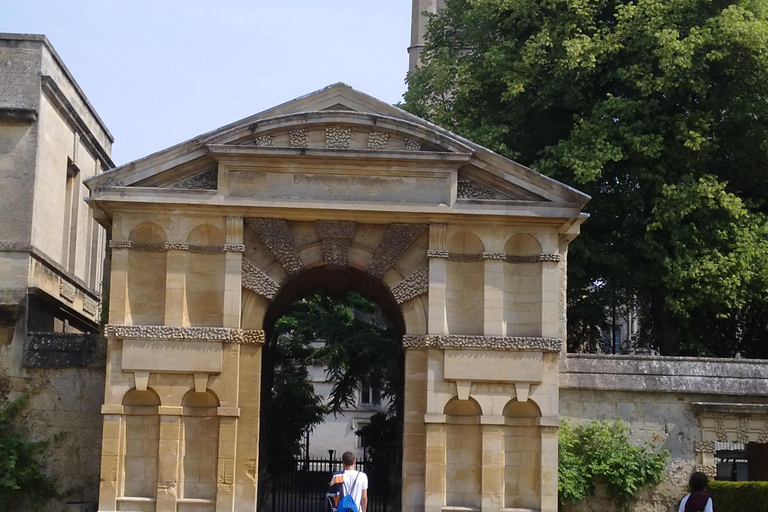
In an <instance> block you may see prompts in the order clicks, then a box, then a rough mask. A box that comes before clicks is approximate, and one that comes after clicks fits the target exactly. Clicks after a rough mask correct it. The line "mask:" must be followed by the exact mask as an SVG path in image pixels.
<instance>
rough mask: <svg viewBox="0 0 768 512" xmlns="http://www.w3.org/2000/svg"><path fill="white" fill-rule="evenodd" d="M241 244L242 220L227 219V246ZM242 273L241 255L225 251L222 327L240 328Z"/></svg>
mask: <svg viewBox="0 0 768 512" xmlns="http://www.w3.org/2000/svg"><path fill="white" fill-rule="evenodd" d="M242 243H243V218H242V217H227V246H239V245H242ZM242 273H243V253H242V252H239V251H227V252H226V253H225V256H224V312H223V313H224V317H223V322H224V323H223V324H222V325H223V326H224V327H233V328H235V329H239V328H240V303H241V300H242V295H243V290H242Z"/></svg>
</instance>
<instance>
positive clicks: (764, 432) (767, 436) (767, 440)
mask: <svg viewBox="0 0 768 512" xmlns="http://www.w3.org/2000/svg"><path fill="white" fill-rule="evenodd" d="M757 442H758V443H762V444H768V418H765V420H764V421H763V428H761V429H760V433H759V434H758V435H757Z"/></svg>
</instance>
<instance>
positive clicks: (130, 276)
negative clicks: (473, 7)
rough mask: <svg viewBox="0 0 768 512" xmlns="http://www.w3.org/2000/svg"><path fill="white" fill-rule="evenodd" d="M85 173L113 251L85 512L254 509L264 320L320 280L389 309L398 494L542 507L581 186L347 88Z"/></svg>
mask: <svg viewBox="0 0 768 512" xmlns="http://www.w3.org/2000/svg"><path fill="white" fill-rule="evenodd" d="M86 184H87V186H88V188H89V189H90V191H91V197H90V199H89V204H90V206H91V208H92V209H93V212H94V215H95V217H96V219H97V220H98V221H99V222H100V223H101V224H102V225H103V226H104V227H105V228H106V229H107V231H108V233H109V234H110V242H109V247H110V251H111V276H110V295H109V325H108V327H107V330H106V332H107V335H108V340H109V341H108V356H107V357H108V361H107V376H106V390H105V398H104V405H103V407H102V412H103V425H104V431H103V432H104V435H103V445H102V460H101V488H100V498H99V510H100V511H102V512H107V511H139V510H141V511H162V512H170V511H174V512H175V511H179V512H185V511H211V512H212V511H217V512H222V511H228V512H229V511H237V512H241V511H246V510H247V511H249V512H252V511H253V510H255V506H256V497H257V485H258V484H257V482H258V478H257V468H258V460H257V458H258V452H259V409H260V407H259V396H260V389H259V387H260V374H261V371H262V369H261V356H262V354H261V351H262V343H263V341H264V329H265V328H269V326H268V325H266V323H267V322H269V321H273V320H270V318H272V317H274V315H275V311H274V310H275V307H277V306H278V305H279V304H280V303H285V301H291V300H295V299H296V298H298V297H301V294H302V293H306V291H308V290H310V289H312V288H313V287H317V286H319V285H321V284H323V283H329V282H331V281H333V282H335V283H336V284H337V285H339V283H341V285H344V283H348V286H350V287H353V288H356V289H358V291H360V292H361V293H363V294H367V295H368V296H373V297H374V298H379V299H381V300H379V302H380V303H382V304H383V305H384V306H385V307H386V305H387V304H389V305H390V309H392V310H396V311H395V313H394V314H396V315H398V316H399V317H400V318H401V324H402V326H401V330H402V332H401V334H402V339H403V347H404V350H405V411H404V436H403V482H404V483H403V489H402V509H403V510H404V511H407V512H415V511H430V512H440V511H442V510H480V509H482V510H485V511H499V510H502V509H521V510H541V511H543V512H554V511H556V510H557V429H558V424H559V417H558V414H559V401H558V389H559V378H560V377H559V369H560V366H561V362H563V361H564V357H563V356H564V347H563V340H564V338H565V308H566V303H565V275H566V260H567V252H568V244H569V242H570V241H571V240H572V239H573V238H574V237H576V236H577V235H578V233H579V226H580V224H581V223H582V221H583V220H584V219H585V217H586V215H585V214H583V213H581V209H582V207H583V206H584V204H585V203H586V202H587V200H588V199H589V198H588V197H587V196H586V195H584V194H582V193H580V192H578V191H576V190H574V189H572V188H569V187H567V186H565V185H562V184H560V183H557V182H555V181H553V180H551V179H549V178H546V177H544V176H542V175H540V174H537V173H535V172H534V171H532V170H530V169H528V168H526V167H523V166H521V165H519V164H516V163H515V162H512V161H510V160H507V159H505V158H502V157H500V156H499V155H496V154H494V153H492V152H490V151H488V150H486V149H484V148H482V147H479V146H477V145H476V144H473V143H471V142H470V141H467V140H465V139H462V138H461V137H459V136H456V135H454V134H452V133H450V132H447V131H445V130H443V129H440V128H438V127H436V126H434V125H432V124H430V123H427V122H425V121H423V120H421V119H418V118H416V117H414V116H412V115H410V114H408V113H406V112H403V111H401V110H399V109H397V108H394V107H392V106H390V105H387V104H385V103H383V102H380V101H378V100H375V99H373V98H371V97H369V96H366V95H364V94H362V93H360V92H357V91H355V90H353V89H351V88H350V87H348V86H346V85H344V84H336V85H332V86H330V87H327V88H325V89H323V90H320V91H317V92H315V93H312V94H310V95H308V96H305V97H302V98H300V99H297V100H294V101H291V102H289V103H286V104H284V105H281V106H279V107H276V108H274V109H271V110H268V111H266V112H263V113H261V114H258V115H255V116H253V117H250V118H247V119H244V120H242V121H239V122H236V123H234V124H231V125H229V126H225V127H223V128H220V129H218V130H215V131H213V132H210V133H208V134H205V135H202V136H199V137H197V138H195V139H192V140H190V141H188V142H185V143H182V144H179V145H177V146H174V147H172V148H169V149H167V150H165V151H162V152H160V153H157V154H154V155H151V156H149V157H146V158H144V159H142V160H139V161H136V162H133V163H130V164H128V165H125V166H122V167H119V168H117V169H114V170H111V171H109V172H106V173H103V174H100V175H98V176H95V177H93V178H91V179H89V180H88V181H87V182H86ZM345 276H346V277H345ZM390 313H392V312H390Z"/></svg>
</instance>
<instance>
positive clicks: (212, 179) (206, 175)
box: [169, 169, 219, 190]
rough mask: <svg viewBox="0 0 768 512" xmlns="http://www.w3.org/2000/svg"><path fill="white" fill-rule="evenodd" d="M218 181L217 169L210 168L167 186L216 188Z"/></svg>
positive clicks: (199, 188)
mask: <svg viewBox="0 0 768 512" xmlns="http://www.w3.org/2000/svg"><path fill="white" fill-rule="evenodd" d="M218 183H219V170H218V169H210V170H208V171H205V172H201V173H200V174H196V175H194V176H190V177H189V178H185V179H183V180H181V181H177V182H175V183H172V184H171V185H170V186H169V188H183V189H189V190H196V189H197V190H216V188H217V187H218Z"/></svg>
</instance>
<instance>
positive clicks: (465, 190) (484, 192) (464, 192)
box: [456, 178, 506, 199]
mask: <svg viewBox="0 0 768 512" xmlns="http://www.w3.org/2000/svg"><path fill="white" fill-rule="evenodd" d="M456 192H457V196H458V197H459V198H461V199H506V197H504V196H503V195H501V194H499V193H497V192H494V191H493V190H490V189H488V188H485V187H483V186H482V185H478V184H477V183H474V182H472V181H470V180H468V179H465V178H459V179H458V183H457V191H456Z"/></svg>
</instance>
